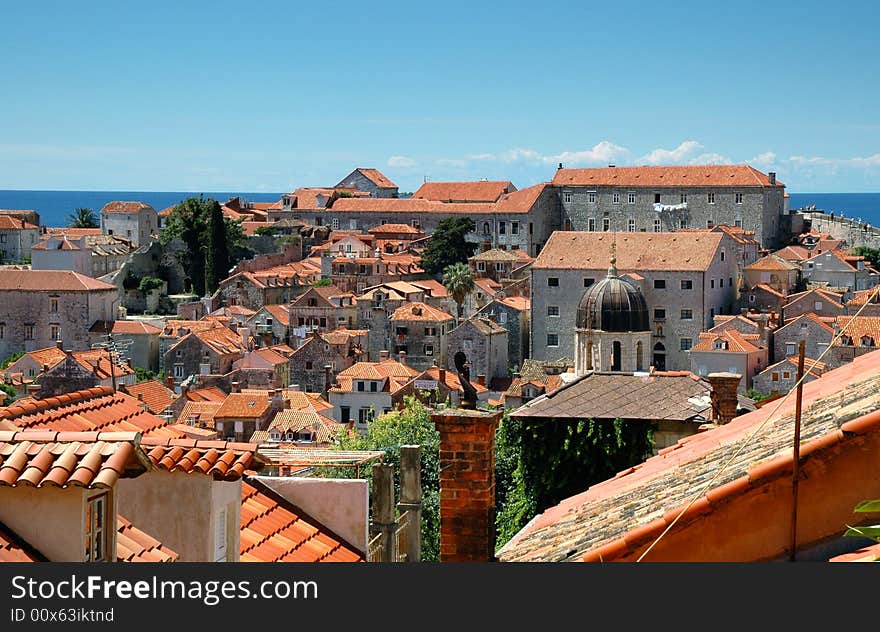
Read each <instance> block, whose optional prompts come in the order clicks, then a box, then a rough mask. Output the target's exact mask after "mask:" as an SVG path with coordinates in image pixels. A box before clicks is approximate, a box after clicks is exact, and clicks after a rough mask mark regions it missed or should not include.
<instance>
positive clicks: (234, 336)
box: [164, 326, 250, 436]
mask: <svg viewBox="0 0 880 632" xmlns="http://www.w3.org/2000/svg"><path fill="white" fill-rule="evenodd" d="M241 331H242V332H246V328H242V330H241ZM246 338H247V334H245V333H239V332H236V331H232V330H231V329H229V328H228V327H223V326H216V327H212V328H209V329H201V330H197V331H196V330H194V331H191V332H190V333H188V334H186V335H184V336H183V337H182V338H180V340H179V341H178V342H177V343H176V344H174V345H173V346H171V347H170V348H169V349H168V351H166V352H165V364H164V365H165V371H166V375H171V376H173V377H174V379H175V380H176V381H177V382H178V383H179V382H181V381H183V380H185V379H187V378H188V377H190V376H191V375H225V374H226V373H229V372H230V371H231V370H232V364H233V363H234V362H235V361H236V360H238V359H240V358H241V357H242V356H244V354H245V353H246V352H247V351H248V345H247V344H246V343H245V339H246ZM248 436H250V435H248Z"/></svg>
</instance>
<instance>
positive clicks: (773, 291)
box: [755, 283, 785, 298]
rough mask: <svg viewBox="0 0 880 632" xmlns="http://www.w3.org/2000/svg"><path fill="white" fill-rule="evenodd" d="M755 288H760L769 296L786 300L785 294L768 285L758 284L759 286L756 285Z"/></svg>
mask: <svg viewBox="0 0 880 632" xmlns="http://www.w3.org/2000/svg"><path fill="white" fill-rule="evenodd" d="M755 287H756V288H760V289H761V290H763V291H765V292H767V293H768V294H773V295H774V296H778V297H779V298H785V294H783V293H782V292H780V291H779V290H777V289H776V288H774V287H771V286H769V285H767V284H766V283H758V285H756V286H755Z"/></svg>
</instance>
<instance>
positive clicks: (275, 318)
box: [245, 305, 292, 346]
mask: <svg viewBox="0 0 880 632" xmlns="http://www.w3.org/2000/svg"><path fill="white" fill-rule="evenodd" d="M245 326H246V327H247V328H248V329H250V330H251V331H252V332H254V336H256V338H257V340H259V341H260V342H261V344H262V346H270V345H277V344H282V343H283V344H290V343H291V342H292V340H291V325H290V305H265V306H264V307H262V308H260V309H259V310H257V311H256V313H254V315H253V316H251V317H250V318H248V320H247V321H246V323H245Z"/></svg>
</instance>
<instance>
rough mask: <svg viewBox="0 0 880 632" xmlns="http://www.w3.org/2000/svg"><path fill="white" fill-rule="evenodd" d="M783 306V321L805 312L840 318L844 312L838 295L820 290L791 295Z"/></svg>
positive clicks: (844, 308) (844, 307)
mask: <svg viewBox="0 0 880 632" xmlns="http://www.w3.org/2000/svg"><path fill="white" fill-rule="evenodd" d="M788 299H789V300H788V302H787V303H786V304H785V305H784V306H783V315H784V318H785V320H791V319H793V318H797V317H798V316H801V315H803V314H806V313H807V312H813V313H814V314H816V315H817V316H840V315H841V314H843V313H844V312H845V311H846V306H845V305H844V304H843V301H842V298H841V296H840V295H839V294H831V293H826V292H823V291H821V290H815V289H814V290H809V291H807V292H801V293H800V294H792V295H790V296H789V297H788Z"/></svg>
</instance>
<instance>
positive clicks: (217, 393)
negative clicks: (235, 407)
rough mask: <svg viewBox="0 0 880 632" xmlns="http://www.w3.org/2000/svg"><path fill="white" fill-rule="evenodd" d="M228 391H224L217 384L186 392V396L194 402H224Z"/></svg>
mask: <svg viewBox="0 0 880 632" xmlns="http://www.w3.org/2000/svg"><path fill="white" fill-rule="evenodd" d="M227 395H228V393H226V392H224V391H222V390H221V389H220V388H218V387H216V386H208V387H207V388H196V389H192V390H189V391H187V392H186V398H187V399H188V400H190V401H193V402H217V403H218V404H222V403H223V402H224V401H226V396H227Z"/></svg>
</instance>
